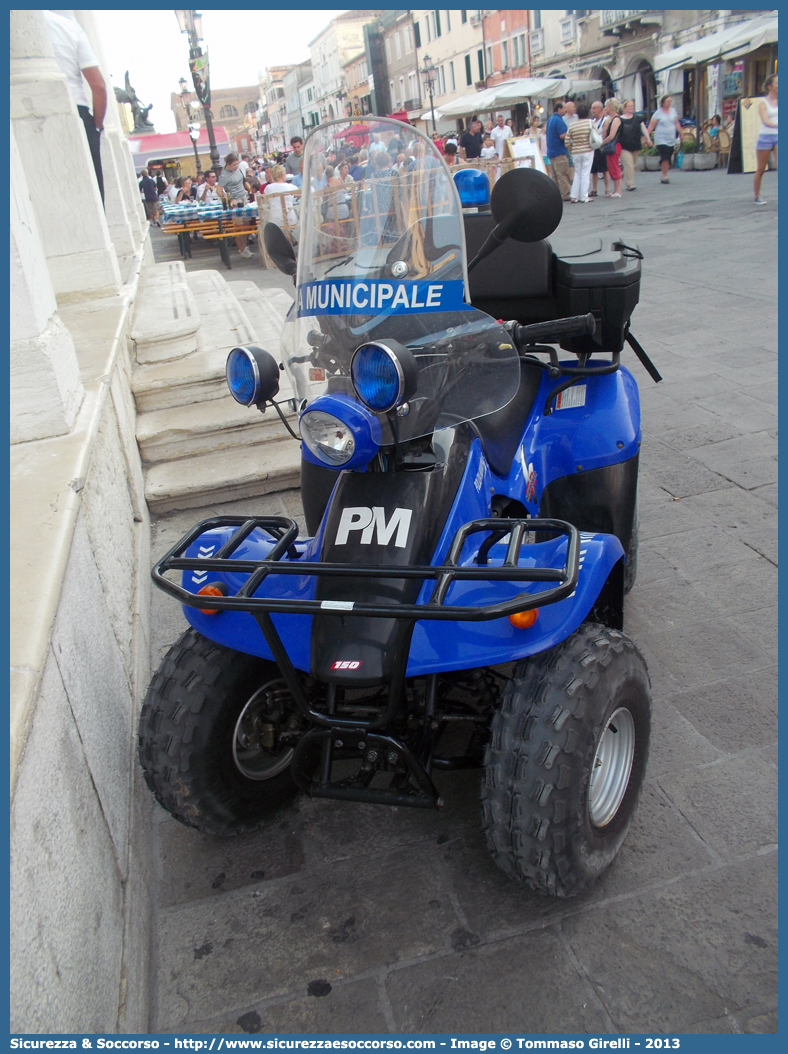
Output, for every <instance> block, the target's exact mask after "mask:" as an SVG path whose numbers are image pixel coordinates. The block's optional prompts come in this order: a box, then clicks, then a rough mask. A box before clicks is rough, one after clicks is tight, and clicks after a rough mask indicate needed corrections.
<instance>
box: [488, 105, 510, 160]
mask: <svg viewBox="0 0 788 1054" xmlns="http://www.w3.org/2000/svg"><path fill="white" fill-rule="evenodd" d="M511 135H512V130H511V128H510V127H509V125H508V124H505V123H504V119H503V114H502V113H499V114H498V116H497V117H496V119H495V127H494V128H493V129H492V131H491V132H490V137H491V139H492V141H493V142H494V143H495V152H496V154H497V155H498V157H503V149H504V147H503V144H504V143H505V142H506V140H507V139H510V138H511Z"/></svg>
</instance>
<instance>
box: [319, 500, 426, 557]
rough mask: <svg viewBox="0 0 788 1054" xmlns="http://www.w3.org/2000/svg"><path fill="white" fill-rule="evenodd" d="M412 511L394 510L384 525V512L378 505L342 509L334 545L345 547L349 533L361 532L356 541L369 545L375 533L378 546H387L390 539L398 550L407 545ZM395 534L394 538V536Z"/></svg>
mask: <svg viewBox="0 0 788 1054" xmlns="http://www.w3.org/2000/svg"><path fill="white" fill-rule="evenodd" d="M412 516H413V510H412V509H395V510H394V512H393V513H392V514H391V519H390V520H389V522H388V523H386V510H385V509H382V508H380V507H379V506H378V505H373V506H372V508H371V509H369V508H367V507H366V505H359V506H356V507H354V508H349V509H343V510H342V516H341V518H340V520H339V529H338V530H337V537H336V545H345V544H346V542H347V540H348V535H349V534H350V532H351V531H361V537H360V538H359V539H358V541H359V544H360V545H369V544H370V543H371V542H372V535H373V534H374V533H375V532H377V542H378V545H388V544H389V542H390V541H391V539H392V537H394V544H395V545H396V547H397V548H398V549H404V548H405V546H406V545H407V544H408V534H409V533H410V521H411V517H412ZM395 532H396V537H395V536H394V535H395Z"/></svg>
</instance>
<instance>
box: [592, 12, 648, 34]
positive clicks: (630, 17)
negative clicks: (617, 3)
mask: <svg viewBox="0 0 788 1054" xmlns="http://www.w3.org/2000/svg"><path fill="white" fill-rule="evenodd" d="M644 16H645V17H644ZM630 22H643V23H644V24H645V23H648V24H649V25H652V24H653V25H662V17H661V14H660V12H659V11H650V10H646V11H608V10H605V11H602V10H600V12H599V29H600V31H601V32H602V33H603V35H605V36H618V35H619V33H620V31H621V30H622V29H623V28H624V27H625V26H627V23H630Z"/></svg>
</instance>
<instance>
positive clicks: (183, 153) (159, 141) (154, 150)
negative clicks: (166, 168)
mask: <svg viewBox="0 0 788 1054" xmlns="http://www.w3.org/2000/svg"><path fill="white" fill-rule="evenodd" d="M213 135H214V139H215V140H216V146H217V148H218V150H219V153H220V154H226V153H228V152H229V150H230V140H229V137H228V135H227V129H226V128H225V127H224V126H223V125H221V124H219V125H214V126H213ZM126 142H127V143H128V145H129V149H130V150H131V154H132V158H133V160H134V165H135V167H136V168H137V169H139V168H141V167H143V166H145V165H147V163H148V162H149V161H158V160H165V159H166V158H170V157H173V158H176V157H189V155H192V156H193V155H194V147H193V146H192V140H191V136H190V135H189V133H188V132H185V131H184V132H164V133H162V134H160V135H138V136H131V137H130V138H128V139H127V140H126ZM197 149H198V151H199V152H200V153H201V154H207V153H208V151H209V149H210V143H209V142H208V132H207V131H206V129H205V128H201V129H200V137H199V139H198V140H197Z"/></svg>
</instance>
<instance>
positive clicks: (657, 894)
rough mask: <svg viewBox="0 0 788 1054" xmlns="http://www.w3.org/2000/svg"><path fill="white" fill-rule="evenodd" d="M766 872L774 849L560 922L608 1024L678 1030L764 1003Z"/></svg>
mask: <svg viewBox="0 0 788 1054" xmlns="http://www.w3.org/2000/svg"><path fill="white" fill-rule="evenodd" d="M775 869H776V854H775V853H772V854H770V855H768V856H764V857H754V858H751V859H748V860H747V861H745V862H740V863H735V864H731V865H729V866H726V867H722V868H719V869H717V870H711V871H708V872H705V873H703V874H700V875H693V876H689V877H687V878H683V879H680V880H678V881H676V882H672V883H669V884H668V885H666V886H664V887H663V888H661V889H658V890H655V891H653V892H648V893H643V894H641V895H639V896H636V897H633V898H631V899H629V900H625V901H619V902H617V903H615V904H611V905H607V906H604V907H601V908H599V909H598V910H594V911H587V912H582V913H580V914H577V915H573V916H570V917H568V918H566V919H565V920H564V921H563V923H562V927H563V932H564V934H565V935H566V937H567V940H568V941H569V944H570V945H571V947H572V949H573V950H574V952H575V954H576V955H577V958H578V960H579V961H580V963H581V964H582V967H583V969H584V970H585V972H586V974H587V976H588V978H589V980H590V982H591V984H592V985H593V987H594V990H595V991H596V993H597V995H598V996H599V998H600V1000H601V1001H602V1003H603V1004H604V1006H605V1009H606V1010H607V1012H608V1013H609V1015H610V1017H611V1019H612V1021H613V1022H614V1024H615V1028H616V1030H617V1031H619V1032H623V1033H627V1032H645V1033H651V1034H658V1035H659V1034H664V1033H673V1032H683V1031H685V1030H686V1029H689V1028H691V1027H692V1026H693V1025H695V1024H696V1023H700V1022H707V1021H710V1020H712V1021H713V1020H717V1019H720V1018H723V1017H725V1015H726V1014H736V1013H738V1012H741V1011H750V1012H752V1011H757V1009H758V1008H759V1007H762V1006H763V1004H764V1002H768V1005H769V1008H770V1009H771V1007H772V1006H773V1005H774V1004H773V999H774V994H775V991H776V987H775V986H776V968H777V931H776V926H775V924H774V921H768V922H767V918H772V919H773V916H772V913H773V912H774V910H775V895H776V885H775V881H774V879H775ZM737 1031H738V1030H737Z"/></svg>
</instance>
